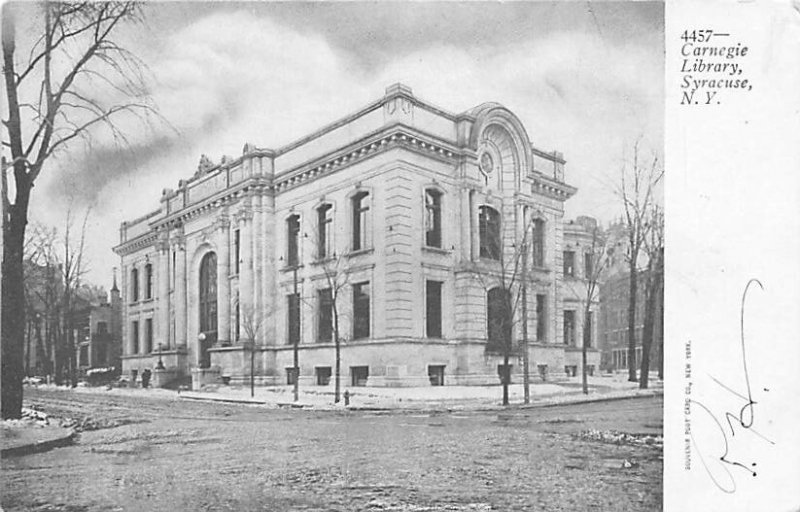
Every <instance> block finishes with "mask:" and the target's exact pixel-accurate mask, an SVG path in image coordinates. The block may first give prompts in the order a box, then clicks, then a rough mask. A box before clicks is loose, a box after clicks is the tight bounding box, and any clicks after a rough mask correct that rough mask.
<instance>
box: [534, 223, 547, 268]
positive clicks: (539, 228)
mask: <svg viewBox="0 0 800 512" xmlns="http://www.w3.org/2000/svg"><path fill="white" fill-rule="evenodd" d="M544 226H545V224H544V221H543V220H542V219H534V221H533V236H532V238H533V240H532V244H531V245H532V248H531V249H532V251H531V252H532V253H533V255H532V256H533V266H534V267H540V268H541V267H544Z"/></svg>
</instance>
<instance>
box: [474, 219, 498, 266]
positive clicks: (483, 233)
mask: <svg viewBox="0 0 800 512" xmlns="http://www.w3.org/2000/svg"><path fill="white" fill-rule="evenodd" d="M478 223H479V231H480V245H481V252H480V255H481V258H491V259H493V260H499V259H500V247H501V245H500V244H501V243H502V238H501V233H500V213H499V212H498V211H497V210H495V209H494V208H492V207H490V206H481V207H480V209H479V210H478Z"/></svg>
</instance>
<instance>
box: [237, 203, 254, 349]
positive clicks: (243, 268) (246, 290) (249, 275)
mask: <svg viewBox="0 0 800 512" xmlns="http://www.w3.org/2000/svg"><path fill="white" fill-rule="evenodd" d="M252 228H253V214H252V212H249V211H246V212H244V214H243V215H242V216H240V217H239V258H240V260H241V263H240V265H239V328H240V330H239V333H240V336H241V338H242V339H244V338H247V337H249V336H251V333H249V332H247V331H246V330H245V329H244V324H245V322H246V321H249V322H250V323H251V325H256V323H255V320H256V319H255V316H254V315H256V314H257V312H256V311H255V310H254V308H253V247H252V242H251V239H252V235H251V232H252Z"/></svg>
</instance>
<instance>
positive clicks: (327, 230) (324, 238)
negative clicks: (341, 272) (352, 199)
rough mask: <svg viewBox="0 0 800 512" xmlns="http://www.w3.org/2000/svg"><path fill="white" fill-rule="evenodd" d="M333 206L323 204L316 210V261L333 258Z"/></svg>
mask: <svg viewBox="0 0 800 512" xmlns="http://www.w3.org/2000/svg"><path fill="white" fill-rule="evenodd" d="M332 223H333V206H331V205H329V204H323V205H322V206H320V207H319V208H317V259H320V260H324V259H325V258H328V257H330V256H333V247H332V243H331V242H332V241H333V236H332V235H333V233H332V232H331V224H332Z"/></svg>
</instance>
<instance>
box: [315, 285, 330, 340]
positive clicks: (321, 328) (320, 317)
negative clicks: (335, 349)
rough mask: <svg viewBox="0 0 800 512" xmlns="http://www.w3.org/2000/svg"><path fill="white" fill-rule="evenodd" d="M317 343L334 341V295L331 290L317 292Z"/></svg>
mask: <svg viewBox="0 0 800 512" xmlns="http://www.w3.org/2000/svg"><path fill="white" fill-rule="evenodd" d="M317 305H318V309H317V341H318V342H319V343H330V342H331V341H332V340H333V293H332V291H331V289H330V288H325V289H323V290H319V291H318V292H317Z"/></svg>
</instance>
